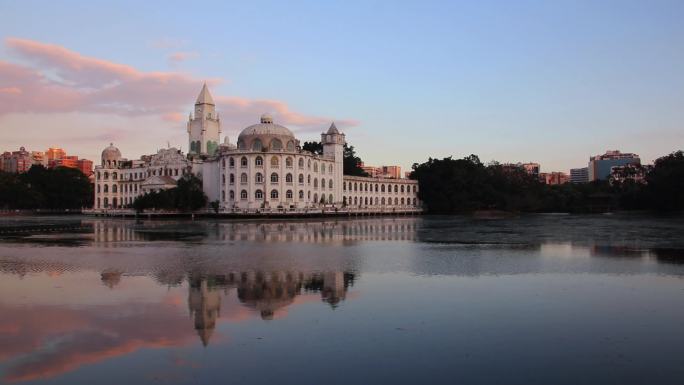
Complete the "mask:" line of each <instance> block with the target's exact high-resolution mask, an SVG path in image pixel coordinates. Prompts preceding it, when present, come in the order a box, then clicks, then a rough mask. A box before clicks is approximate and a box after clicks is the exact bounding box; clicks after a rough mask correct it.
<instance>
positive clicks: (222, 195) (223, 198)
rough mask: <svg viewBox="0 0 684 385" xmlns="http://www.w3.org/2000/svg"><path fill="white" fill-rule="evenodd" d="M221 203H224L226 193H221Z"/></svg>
mask: <svg viewBox="0 0 684 385" xmlns="http://www.w3.org/2000/svg"><path fill="white" fill-rule="evenodd" d="M221 201H222V202H225V201H226V192H225V191H221Z"/></svg>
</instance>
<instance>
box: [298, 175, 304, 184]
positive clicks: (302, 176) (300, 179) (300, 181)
mask: <svg viewBox="0 0 684 385" xmlns="http://www.w3.org/2000/svg"><path fill="white" fill-rule="evenodd" d="M299 184H304V174H299Z"/></svg>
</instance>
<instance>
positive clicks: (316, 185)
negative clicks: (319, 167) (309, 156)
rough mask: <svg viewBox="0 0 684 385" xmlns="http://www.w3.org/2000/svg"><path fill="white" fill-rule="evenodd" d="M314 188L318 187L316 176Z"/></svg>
mask: <svg viewBox="0 0 684 385" xmlns="http://www.w3.org/2000/svg"><path fill="white" fill-rule="evenodd" d="M314 188H318V178H314Z"/></svg>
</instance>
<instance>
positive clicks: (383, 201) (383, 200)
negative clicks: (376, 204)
mask: <svg viewBox="0 0 684 385" xmlns="http://www.w3.org/2000/svg"><path fill="white" fill-rule="evenodd" d="M380 202H381V204H382V205H383V206H384V205H385V198H384V197H383V198H382V200H381V201H380Z"/></svg>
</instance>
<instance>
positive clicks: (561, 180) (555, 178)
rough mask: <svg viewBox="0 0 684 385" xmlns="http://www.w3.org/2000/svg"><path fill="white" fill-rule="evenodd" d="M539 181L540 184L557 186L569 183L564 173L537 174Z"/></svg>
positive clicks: (568, 178)
mask: <svg viewBox="0 0 684 385" xmlns="http://www.w3.org/2000/svg"><path fill="white" fill-rule="evenodd" d="M539 180H540V181H541V182H542V183H545V184H548V185H559V184H565V183H568V182H569V181H570V177H568V174H566V173H564V172H558V171H554V172H543V173H541V174H539Z"/></svg>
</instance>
